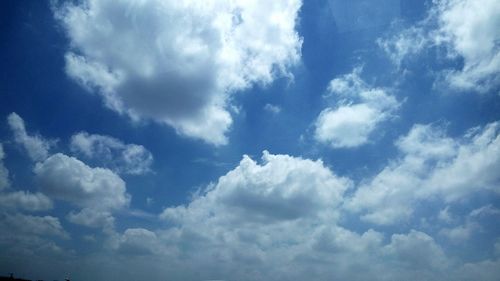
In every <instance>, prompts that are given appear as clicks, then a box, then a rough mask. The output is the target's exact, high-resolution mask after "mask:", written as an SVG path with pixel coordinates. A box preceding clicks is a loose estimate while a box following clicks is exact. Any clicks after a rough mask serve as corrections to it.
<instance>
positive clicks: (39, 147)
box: [7, 112, 54, 161]
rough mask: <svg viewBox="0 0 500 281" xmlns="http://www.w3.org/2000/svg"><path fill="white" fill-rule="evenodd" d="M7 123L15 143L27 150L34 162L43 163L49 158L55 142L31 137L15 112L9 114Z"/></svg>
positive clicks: (35, 136)
mask: <svg viewBox="0 0 500 281" xmlns="http://www.w3.org/2000/svg"><path fill="white" fill-rule="evenodd" d="M7 122H8V124H9V127H10V129H11V130H12V133H13V134H14V141H15V142H16V143H17V144H19V145H21V146H22V147H23V148H24V149H25V150H26V152H27V153H28V155H29V157H30V158H31V159H32V160H33V161H42V160H45V159H46V158H47V156H48V155H49V149H50V148H51V146H53V145H54V141H52V140H47V139H44V138H42V137H41V136H39V135H29V134H28V133H27V131H26V126H25V125H24V120H23V119H22V118H21V117H20V116H19V115H17V114H16V113H15V112H13V113H11V114H9V116H8V117H7Z"/></svg>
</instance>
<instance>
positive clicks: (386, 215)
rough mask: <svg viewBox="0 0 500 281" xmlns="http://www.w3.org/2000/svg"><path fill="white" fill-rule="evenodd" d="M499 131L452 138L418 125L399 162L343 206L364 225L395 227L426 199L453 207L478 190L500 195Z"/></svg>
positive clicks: (492, 127)
mask: <svg viewBox="0 0 500 281" xmlns="http://www.w3.org/2000/svg"><path fill="white" fill-rule="evenodd" d="M499 129H500V123H498V122H495V123H491V124H488V125H487V126H485V127H483V128H479V127H478V128H474V129H471V130H469V132H468V133H467V134H466V135H465V136H463V137H462V138H457V139H452V138H448V137H446V136H445V134H444V132H443V130H442V129H440V128H437V127H433V126H429V125H416V126H414V127H413V128H412V130H411V131H410V132H409V133H408V135H407V136H405V137H402V138H401V139H400V140H399V141H398V142H397V143H396V144H397V146H398V148H399V150H400V151H401V158H400V159H398V160H396V161H392V162H391V163H390V164H389V165H388V166H387V167H385V168H384V169H383V170H382V171H381V172H380V173H378V174H377V175H376V176H375V177H374V178H372V179H371V180H367V181H366V182H365V183H363V184H362V185H361V186H360V187H358V189H357V190H356V192H355V194H354V195H353V196H352V198H350V199H349V200H348V202H346V204H345V206H346V207H347V208H348V209H350V210H353V211H356V212H360V213H361V214H362V219H364V220H366V221H369V222H372V223H376V224H393V223H396V222H398V221H400V220H406V219H408V218H409V217H410V216H411V215H412V213H413V211H414V209H415V204H416V203H418V202H422V201H425V200H427V199H431V198H436V197H437V198H440V199H441V200H443V201H445V202H449V203H451V202H456V201H458V200H460V199H462V198H464V197H466V196H467V195H469V194H472V193H476V192H478V191H485V192H494V193H500V189H499V188H498V186H499V182H500V175H499V173H498V171H499V169H500V135H499Z"/></svg>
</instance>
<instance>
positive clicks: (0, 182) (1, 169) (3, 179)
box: [0, 143, 10, 190]
mask: <svg viewBox="0 0 500 281" xmlns="http://www.w3.org/2000/svg"><path fill="white" fill-rule="evenodd" d="M3 159H5V152H4V151H3V145H2V144H1V143H0V190H2V189H5V188H7V187H9V186H10V181H9V170H7V168H5V165H4V163H3Z"/></svg>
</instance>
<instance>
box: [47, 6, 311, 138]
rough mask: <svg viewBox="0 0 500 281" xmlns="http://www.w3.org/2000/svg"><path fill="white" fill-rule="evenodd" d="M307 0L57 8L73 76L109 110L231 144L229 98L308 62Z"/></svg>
mask: <svg viewBox="0 0 500 281" xmlns="http://www.w3.org/2000/svg"><path fill="white" fill-rule="evenodd" d="M300 6H301V1H300V0H279V1H273V2H272V3H271V4H270V3H269V2H268V1H263V0H258V1H209V2H203V3H199V2H197V1H187V0H185V1H157V0H150V1H131V2H118V3H117V2H114V1H94V0H88V1H84V2H83V3H81V4H70V3H65V4H63V5H61V6H58V7H54V14H55V17H56V18H57V19H58V20H59V22H60V23H61V24H62V26H63V27H64V28H65V30H66V33H67V35H68V37H69V39H70V42H71V46H70V51H68V52H67V54H66V72H67V74H68V75H69V76H70V77H72V78H73V79H75V80H76V81H78V82H79V83H80V84H82V85H84V86H85V87H87V88H88V89H96V90H97V91H98V92H99V93H100V95H101V96H102V97H103V99H104V102H105V104H106V106H108V107H109V108H111V109H113V110H115V111H117V112H120V113H124V114H127V115H129V116H131V117H132V118H133V119H143V118H146V119H153V120H156V121H158V122H160V123H166V124H169V125H170V126H172V127H173V128H175V129H176V131H177V132H178V133H179V134H181V135H186V136H189V137H194V138H199V139H203V140H204V141H206V142H209V143H213V144H216V145H220V144H225V143H227V138H226V136H225V133H226V132H227V130H228V129H229V127H230V126H231V123H232V118H231V116H230V114H229V112H228V110H227V108H228V103H229V99H228V98H229V96H230V95H231V94H232V93H234V92H237V91H241V90H244V89H247V88H249V87H251V86H252V85H254V84H263V85H265V84H269V83H271V82H272V81H273V80H274V79H275V77H276V76H278V75H286V76H289V75H291V74H290V73H289V71H288V68H289V67H290V66H292V65H294V64H296V63H297V62H298V61H299V60H300V49H301V45H302V40H301V38H300V37H299V35H298V33H297V31H296V30H295V26H296V21H297V14H298V10H299V9H300Z"/></svg>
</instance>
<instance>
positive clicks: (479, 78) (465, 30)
mask: <svg viewBox="0 0 500 281" xmlns="http://www.w3.org/2000/svg"><path fill="white" fill-rule="evenodd" d="M499 25H500V3H499V2H498V1H496V0H436V1H433V6H432V8H431V9H430V12H429V15H428V17H427V18H426V19H425V20H423V21H422V22H420V23H418V24H417V26H414V27H411V28H409V29H407V30H404V31H402V32H401V33H400V34H398V35H396V36H394V37H392V38H389V39H385V40H379V45H380V46H381V47H382V48H383V49H385V51H386V52H387V53H388V54H389V56H390V57H391V59H393V61H395V62H396V63H397V64H401V62H402V61H403V60H404V59H405V58H406V57H408V56H411V55H415V54H418V53H420V52H421V51H422V50H424V49H426V48H428V47H431V46H438V47H444V48H446V50H447V55H448V56H449V57H450V58H461V59H463V67H462V68H461V69H460V70H451V69H450V70H447V71H445V73H444V76H445V79H446V81H447V82H448V83H449V84H450V85H451V86H453V87H456V88H458V89H474V90H476V91H479V92H487V91H489V90H492V89H493V90H494V89H495V87H497V86H498V85H500V71H499V69H500V51H499V47H498V41H499V40H500V29H499V28H498V26H499Z"/></svg>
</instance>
